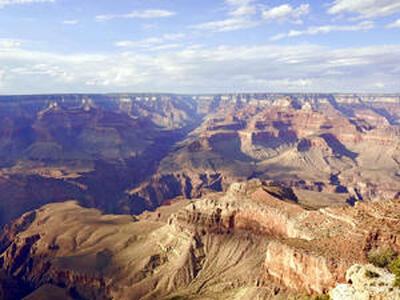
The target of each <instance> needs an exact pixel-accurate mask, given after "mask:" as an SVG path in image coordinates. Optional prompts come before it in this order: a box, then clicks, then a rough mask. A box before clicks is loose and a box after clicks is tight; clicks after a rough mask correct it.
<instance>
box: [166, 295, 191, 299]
mask: <svg viewBox="0 0 400 300" xmlns="http://www.w3.org/2000/svg"><path fill="white" fill-rule="evenodd" d="M168 300H189V298H186V297H183V296H174V297H172V298H170V299H168Z"/></svg>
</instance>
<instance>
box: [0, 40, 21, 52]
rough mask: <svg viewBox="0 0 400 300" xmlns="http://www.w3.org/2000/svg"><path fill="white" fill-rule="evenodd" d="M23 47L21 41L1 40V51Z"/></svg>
mask: <svg viewBox="0 0 400 300" xmlns="http://www.w3.org/2000/svg"><path fill="white" fill-rule="evenodd" d="M21 45H22V42H21V41H20V40H15V39H0V51H1V50H2V49H10V48H18V47H20V46H21Z"/></svg>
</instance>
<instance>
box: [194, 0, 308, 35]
mask: <svg viewBox="0 0 400 300" xmlns="http://www.w3.org/2000/svg"><path fill="white" fill-rule="evenodd" d="M225 4H226V5H227V8H228V16H229V17H228V18H226V19H223V20H217V21H211V22H206V23H202V24H197V25H194V26H190V28H192V29H198V30H208V31H213V32H225V31H234V30H240V29H247V28H252V27H256V26H258V25H260V24H262V23H263V22H272V21H274V22H284V21H289V22H292V23H295V24H302V20H301V18H302V17H303V16H305V15H307V14H308V13H309V11H310V5H309V4H301V5H299V6H298V7H292V6H291V5H289V4H283V5H280V6H276V7H273V8H270V9H266V8H264V7H263V6H262V5H259V4H257V3H256V1H254V0H225Z"/></svg>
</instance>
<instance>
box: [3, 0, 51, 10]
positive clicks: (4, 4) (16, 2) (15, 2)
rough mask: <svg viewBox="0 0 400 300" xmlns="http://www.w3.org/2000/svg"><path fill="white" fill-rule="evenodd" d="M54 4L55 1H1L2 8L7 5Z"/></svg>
mask: <svg viewBox="0 0 400 300" xmlns="http://www.w3.org/2000/svg"><path fill="white" fill-rule="evenodd" d="M44 2H54V0H0V8H2V7H4V6H7V5H15V4H29V3H44Z"/></svg>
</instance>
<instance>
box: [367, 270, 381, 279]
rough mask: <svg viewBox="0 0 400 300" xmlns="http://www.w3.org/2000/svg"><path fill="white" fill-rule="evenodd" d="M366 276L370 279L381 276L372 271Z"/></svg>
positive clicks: (368, 271)
mask: <svg viewBox="0 0 400 300" xmlns="http://www.w3.org/2000/svg"><path fill="white" fill-rule="evenodd" d="M365 276H367V277H368V278H378V277H379V274H378V273H376V272H373V271H370V270H366V271H365Z"/></svg>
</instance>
